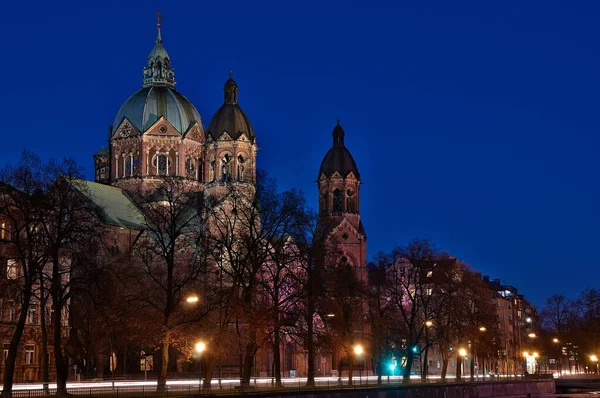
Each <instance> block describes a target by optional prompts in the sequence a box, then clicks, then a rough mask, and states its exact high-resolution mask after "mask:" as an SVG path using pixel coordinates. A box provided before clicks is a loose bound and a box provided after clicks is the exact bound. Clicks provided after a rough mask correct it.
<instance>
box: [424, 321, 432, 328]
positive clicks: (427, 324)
mask: <svg viewBox="0 0 600 398" xmlns="http://www.w3.org/2000/svg"><path fill="white" fill-rule="evenodd" d="M425 326H427V327H428V328H430V327H432V326H433V322H431V321H427V322H425Z"/></svg>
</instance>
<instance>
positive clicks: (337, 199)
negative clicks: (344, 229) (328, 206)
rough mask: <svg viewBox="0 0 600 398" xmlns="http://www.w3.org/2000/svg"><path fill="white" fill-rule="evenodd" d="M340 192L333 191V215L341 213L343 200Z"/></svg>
mask: <svg viewBox="0 0 600 398" xmlns="http://www.w3.org/2000/svg"><path fill="white" fill-rule="evenodd" d="M342 195H343V194H342V191H340V190H339V189H336V190H334V191H333V209H332V210H333V212H334V213H341V212H342V207H343V204H344V198H343V197H342Z"/></svg>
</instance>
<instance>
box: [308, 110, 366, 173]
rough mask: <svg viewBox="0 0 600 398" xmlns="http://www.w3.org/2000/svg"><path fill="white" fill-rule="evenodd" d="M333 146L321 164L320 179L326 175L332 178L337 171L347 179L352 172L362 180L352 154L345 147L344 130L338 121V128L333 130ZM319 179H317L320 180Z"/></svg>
mask: <svg viewBox="0 0 600 398" xmlns="http://www.w3.org/2000/svg"><path fill="white" fill-rule="evenodd" d="M332 135H333V146H332V147H331V149H330V150H329V151H327V153H326V154H325V157H324V158H323V161H322V162H321V168H320V169H319V177H321V175H322V174H324V175H325V176H326V177H331V176H332V175H333V174H334V173H335V172H336V171H337V172H338V173H340V174H341V176H342V177H347V176H348V174H350V173H351V172H352V173H353V174H354V176H355V177H356V178H357V179H359V180H360V173H359V172H358V167H356V162H355V161H354V158H353V157H352V155H351V154H350V151H349V150H348V148H346V146H345V145H344V136H345V133H344V129H343V128H342V126H340V122H339V120H338V123H337V126H335V127H334V129H333V133H332ZM319 177H317V178H319Z"/></svg>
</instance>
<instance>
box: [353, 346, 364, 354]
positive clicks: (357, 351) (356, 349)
mask: <svg viewBox="0 0 600 398" xmlns="http://www.w3.org/2000/svg"><path fill="white" fill-rule="evenodd" d="M354 353H355V354H356V355H361V354H362V353H363V348H362V345H360V344H357V345H355V346H354Z"/></svg>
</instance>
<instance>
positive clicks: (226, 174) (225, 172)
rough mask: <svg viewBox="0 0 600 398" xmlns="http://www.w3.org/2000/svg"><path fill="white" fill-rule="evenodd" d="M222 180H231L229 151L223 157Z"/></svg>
mask: <svg viewBox="0 0 600 398" xmlns="http://www.w3.org/2000/svg"><path fill="white" fill-rule="evenodd" d="M221 181H231V155H230V154H228V153H226V154H225V155H223V157H222V158H221Z"/></svg>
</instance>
